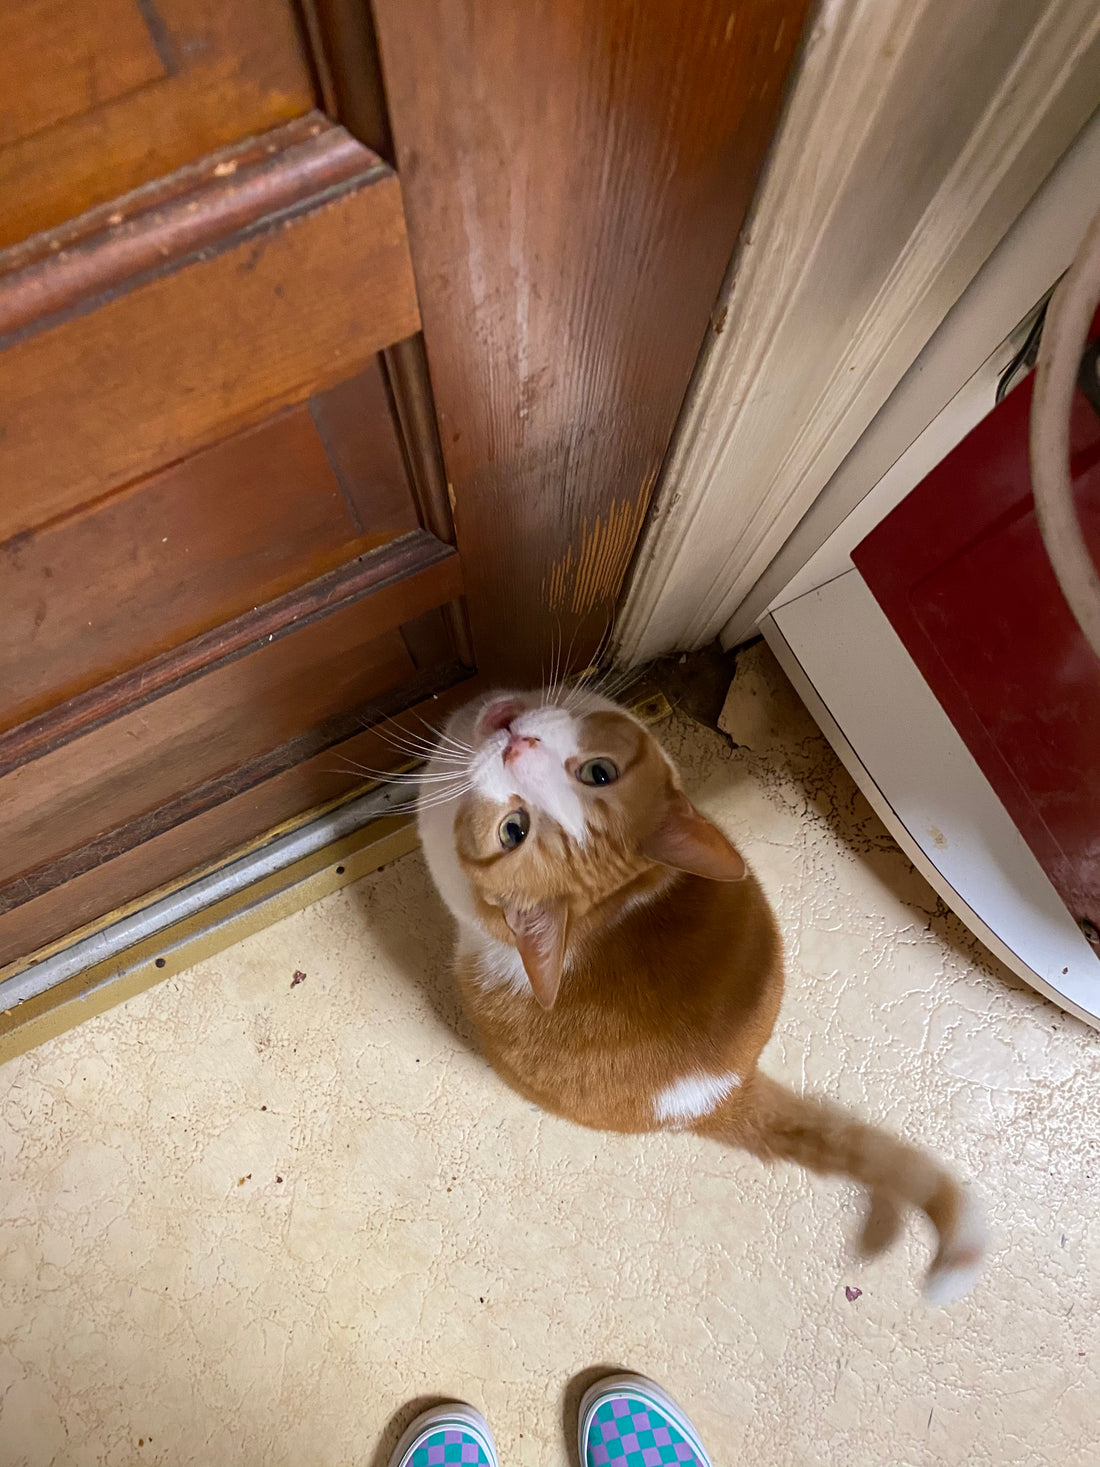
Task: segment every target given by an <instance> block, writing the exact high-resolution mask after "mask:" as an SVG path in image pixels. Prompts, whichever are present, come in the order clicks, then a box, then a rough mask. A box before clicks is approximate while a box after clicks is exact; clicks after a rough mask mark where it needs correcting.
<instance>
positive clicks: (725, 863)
mask: <svg viewBox="0 0 1100 1467" xmlns="http://www.w3.org/2000/svg"><path fill="white" fill-rule="evenodd" d="M642 855H643V856H648V858H649V859H650V860H651V861H656V862H657V863H658V864H659V865H661V866H671V867H672V868H673V870H674V871H686V872H688V873H689V874H690V875H692V876H705V877H706V878H707V879H708V880H709V881H741V880H742V879H743V877H744V875H745V863H744V861H743V860H742V859H741V857H740V855H739V854H738V852H737V851H736V850H735V849H734V847H733V846H732V845H731V844H730V843H729V841H728V840H727V839H726V837H725V836H724V835H723V834H722V832H721V831H720V830H719V829H718V827H717V826H715V825H712V824H711V823H710V821H709V820H707V819H706V818H705V817H704V816H702V815H700V814H699V811H698V810H697V809H696V808H695V806H694V805H693V804H692V803H691V801H690V800H689V799H688V797H687V795H685V794H684V792H683V791H682V790H676V791H674V792H673V794H672V796H671V797H670V799H669V802H668V806H667V808H666V810H665V813H664V816H663V818H662V819H661V822H660V824H659V825H658V826H657V828H656V830H654V831H653V832H652V833H651V834H650V835H648V836H646V838H645V840H644V841H642Z"/></svg>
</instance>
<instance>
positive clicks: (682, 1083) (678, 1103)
mask: <svg viewBox="0 0 1100 1467" xmlns="http://www.w3.org/2000/svg"><path fill="white" fill-rule="evenodd" d="M740 1083H741V1076H740V1075H735V1074H734V1072H733V1071H732V1070H729V1071H727V1073H726V1074H724V1075H706V1074H703V1072H702V1071H699V1072H697V1073H696V1074H694V1075H684V1076H683V1077H682V1078H681V1079H679V1080H674V1081H673V1082H672V1084H671V1085H666V1086H665V1088H664V1089H663V1090H658V1092H657V1094H656V1095H655V1096H654V1097H653V1113H654V1115H655V1116H656V1117H657V1119H658V1120H659V1121H660V1122H661V1123H662V1124H663V1125H677V1124H679V1125H683V1124H684V1123H686V1122H687V1121H697V1120H698V1119H699V1117H700V1116H705V1115H709V1114H710V1112H711V1111H712V1110H713V1109H714V1108H715V1106H717V1105H720V1104H721V1102H722V1101H723V1100H725V1098H726V1096H727V1095H732V1094H733V1092H734V1091H735V1090H736V1089H737V1087H738V1086H739V1085H740Z"/></svg>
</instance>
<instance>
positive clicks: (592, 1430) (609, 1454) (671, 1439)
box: [577, 1375, 711, 1467]
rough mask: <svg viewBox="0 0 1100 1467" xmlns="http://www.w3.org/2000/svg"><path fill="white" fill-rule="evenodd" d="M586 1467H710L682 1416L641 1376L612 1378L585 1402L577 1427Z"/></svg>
mask: <svg viewBox="0 0 1100 1467" xmlns="http://www.w3.org/2000/svg"><path fill="white" fill-rule="evenodd" d="M577 1431H578V1438H577V1440H578V1445H579V1447H580V1457H581V1463H582V1467H606V1464H608V1463H610V1464H612V1467H660V1464H661V1463H673V1462H675V1463H683V1464H685V1467H711V1461H710V1458H709V1457H708V1456H707V1454H706V1452H705V1451H704V1450H703V1444H702V1442H701V1441H700V1440H699V1437H698V1435H697V1433H696V1431H695V1428H694V1427H693V1426H692V1424H691V1422H690V1421H689V1420H688V1419H687V1417H686V1416H685V1415H684V1413H683V1412H682V1411H681V1410H680V1408H679V1406H677V1404H676V1402H675V1401H674V1400H672V1398H671V1397H670V1396H667V1395H666V1394H665V1392H664V1391H663V1390H662V1389H661V1387H660V1386H658V1385H654V1384H653V1382H652V1381H651V1380H646V1378H645V1377H644V1376H642V1375H611V1376H608V1377H607V1379H606V1380H601V1381H598V1382H597V1383H596V1384H595V1385H594V1386H593V1387H592V1389H591V1390H590V1391H589V1392H588V1393H587V1395H586V1396H585V1398H584V1400H583V1401H582V1402H581V1411H580V1419H579V1421H578V1423H577Z"/></svg>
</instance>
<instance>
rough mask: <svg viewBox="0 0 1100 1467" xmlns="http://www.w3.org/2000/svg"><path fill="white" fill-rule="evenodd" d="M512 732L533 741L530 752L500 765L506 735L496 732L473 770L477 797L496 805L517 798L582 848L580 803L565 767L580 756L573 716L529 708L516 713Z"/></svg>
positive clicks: (559, 710) (583, 829) (524, 751)
mask: <svg viewBox="0 0 1100 1467" xmlns="http://www.w3.org/2000/svg"><path fill="white" fill-rule="evenodd" d="M512 732H513V733H514V734H515V735H516V736H517V737H519V738H527V739H533V740H537V742H536V743H535V745H534V747H523V748H521V749H519V751H518V752H517V753H516V756H515V757H514V758H513V759H512V761H511V762H510V763H509V764H505V763H504V758H503V755H504V750H505V749H506V748H507V746H508V734H507V732H505V731H504V730H501V731H500V732H499V733H496V734H493V735H492V736H491V737H490V738H489V739H487V740H486V742H485V744H484V745H483V746H482V748H481V749H480V750H479V751H478V754H477V757H476V759H475V761H474V765H473V770H472V773H473V779H474V786H475V788H476V789H477V791H478V793H479V794H481V795H483V796H484V797H485V798H486V799H487V800H492V801H493V802H494V803H495V804H498V805H501V806H505V805H507V804H510V803H511V802H512V801H513V800H514V799H517V798H518V799H519V801H520V802H521V803H522V804H524V805H525V806H528V807H529V808H530V809H532V810H541V811H542V812H543V813H544V814H546V815H549V816H550V818H551V820H554V821H556V822H557V824H558V825H560V826H561V828H562V830H564V831H565V833H566V835H568V836H569V837H570V838H571V839H573V840H575V841H577V843H578V844H582V843H583V841H584V838H585V834H586V826H585V820H584V804H583V802H582V800H581V797H580V792H579V791H578V789H577V787H576V784H575V782H574V780H573V776H572V775H571V774H570V773H569V771H568V770H567V769H566V767H565V762H566V760H567V759H574V758H576V755H577V753H578V751H579V745H578V743H577V727H576V723H575V721H574V719H573V717H572V715H571V714H569V713H567V712H565V710H564V709H562V708H533V709H531V710H530V711H529V712H527V713H521V714H520V716H519V717H518V718H517V719H516V720H515V721H514V722H513V724H512Z"/></svg>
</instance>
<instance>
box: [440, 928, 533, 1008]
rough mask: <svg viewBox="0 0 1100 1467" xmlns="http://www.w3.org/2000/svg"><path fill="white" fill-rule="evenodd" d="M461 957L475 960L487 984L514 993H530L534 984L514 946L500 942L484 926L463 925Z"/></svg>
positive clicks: (484, 984)
mask: <svg viewBox="0 0 1100 1467" xmlns="http://www.w3.org/2000/svg"><path fill="white" fill-rule="evenodd" d="M458 951H459V955H460V957H464V958H469V960H470V961H471V962H472V963H473V965H474V969H475V971H476V973H477V977H478V980H479V981H480V983H481V985H482V987H484V988H506V989H508V991H509V992H510V993H530V992H531V984H530V982H529V981H528V978H527V970H526V969H525V968H524V966H523V959H522V958H521V957H520V955H519V953H518V952H517V950H516V949H515V948H514V947H511V946H510V945H509V944H508V943H506V942H498V941H497V940H496V938H495V937H489V936H488V935H487V934H486V933H484V932H482V931H481V930H480V928H474V929H471V928H469V927H465V926H464V927H463V929H462V932H461V934H460V936H459V940H458Z"/></svg>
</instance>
